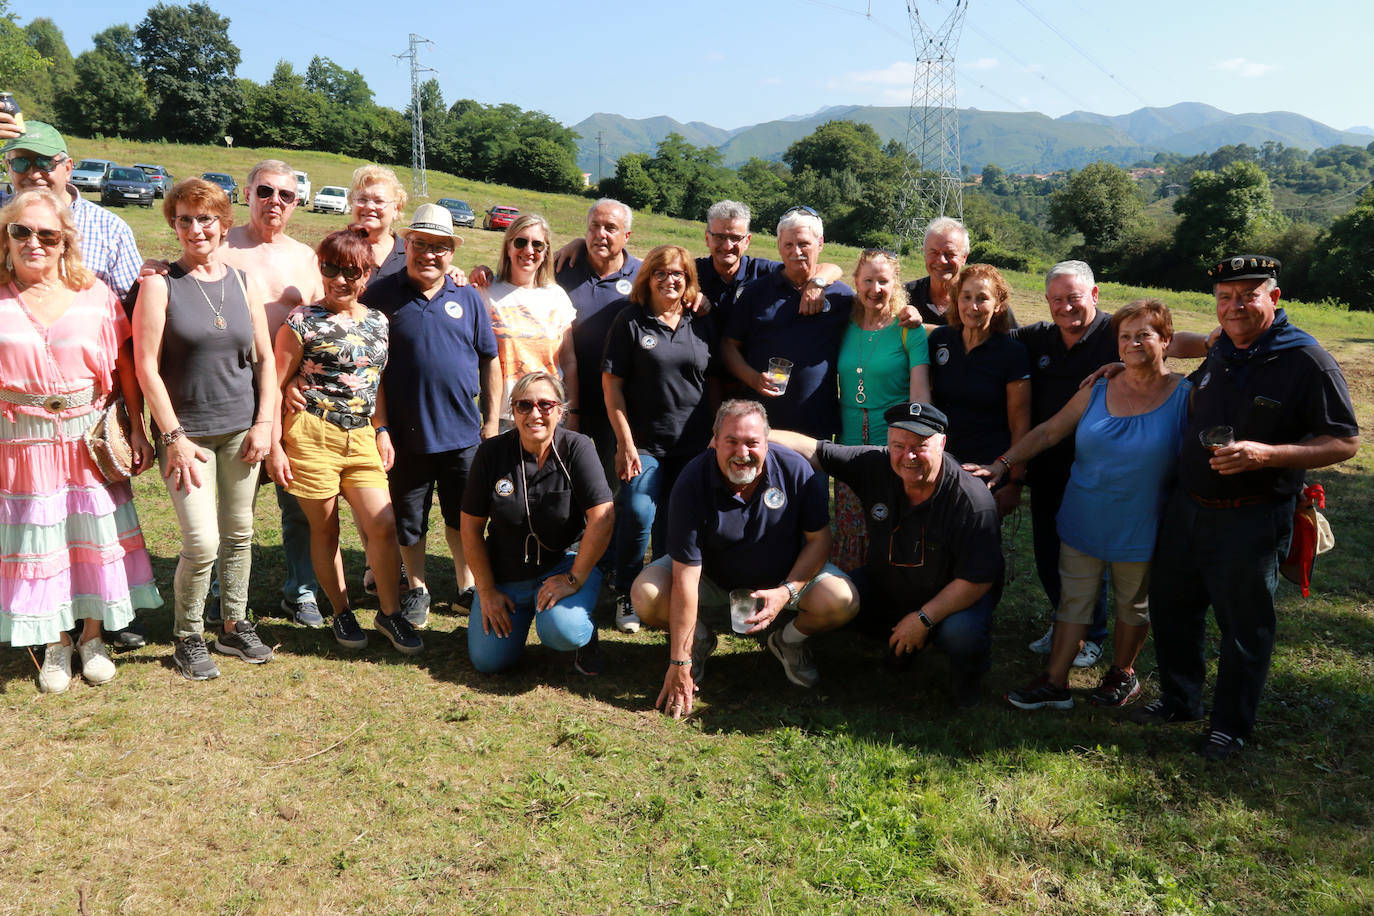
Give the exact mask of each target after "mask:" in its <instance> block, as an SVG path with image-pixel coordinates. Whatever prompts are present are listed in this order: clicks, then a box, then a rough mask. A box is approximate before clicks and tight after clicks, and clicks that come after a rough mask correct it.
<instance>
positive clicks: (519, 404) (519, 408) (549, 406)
mask: <svg viewBox="0 0 1374 916" xmlns="http://www.w3.org/2000/svg"><path fill="white" fill-rule="evenodd" d="M510 406H511V407H512V408H514V410H515V412H516V413H518V414H520V415H521V416H522V417H523V416H524V415H525V414H527V413H529V412H530V411H532V410H534V408H536V407H538V408H539V412H540V413H542V414H545V415H547V414H550V413H553V409H554V408H555V407H562V406H563V405H562V404H560V403H558V402H557V401H547V400H539V401H531V400H530V399H529V398H521V399H520V400H518V401H512V402H511V405H510Z"/></svg>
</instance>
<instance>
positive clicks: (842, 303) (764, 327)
mask: <svg viewBox="0 0 1374 916" xmlns="http://www.w3.org/2000/svg"><path fill="white" fill-rule="evenodd" d="M853 296H854V290H852V289H850V288H849V287H848V286H846V285H845V284H844V283H832V284H831V285H830V286H829V287H828V288H827V289H826V291H825V305H824V306H823V310H822V311H821V312H819V313H818V314H815V315H802V314H801V312H800V308H801V291H800V290H798V289H796V288H795V287H793V286H792V283H791V281H789V280H788V279H787V275H786V274H784V273H783V272H782V271H780V270H779V271H775V272H774V273H772V274H769V275H768V276H766V277H763V278H762V279H760V280H758V281H756V282H754V283H751V284H749V285H748V286H746V287H745V288H744V292H743V293H742V294H741V295H740V297H739V301H737V302H736V303H735V308H734V310H733V311H732V312H731V313H730V318H729V321H728V323H727V325H726V329H725V336H726V337H729V338H731V339H733V340H736V341H738V342H739V344H740V352H741V353H742V354H743V356H744V361H745V362H747V363H748V364H749V365H750V366H751V367H753V368H754V369H757V370H758V371H759V372H764V371H766V370H767V369H768V360H769V359H771V358H773V357H775V356H777V357H782V358H784V359H790V360H791V361H792V364H793V365H792V377H791V379H790V380H789V381H788V383H787V393H786V394H784V395H782V396H781V397H776V398H767V399H766V400H765V402H764V407H765V408H766V409H767V411H768V423H769V425H770V426H772V427H775V428H777V429H790V430H795V431H796V432H800V433H805V434H806V435H808V436H811V437H813V438H816V439H829V438H830V437H831V436H833V435H835V433H837V432H838V431H839V429H840V398H839V389H838V388H837V383H836V381H835V367H836V364H837V363H838V362H839V355H840V342H841V341H842V340H843V339H844V331H845V328H846V327H848V325H849V312H850V308H851V306H852V305H853Z"/></svg>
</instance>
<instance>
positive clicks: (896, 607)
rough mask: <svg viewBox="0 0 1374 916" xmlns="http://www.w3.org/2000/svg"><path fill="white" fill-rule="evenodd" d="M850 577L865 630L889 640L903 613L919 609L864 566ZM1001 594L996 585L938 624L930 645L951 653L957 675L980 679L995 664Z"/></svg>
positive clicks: (860, 624) (860, 625) (857, 620)
mask: <svg viewBox="0 0 1374 916" xmlns="http://www.w3.org/2000/svg"><path fill="white" fill-rule="evenodd" d="M849 578H850V579H851V580H852V581H853V582H854V587H855V588H857V589H858V591H859V616H858V617H856V618H855V625H856V626H857V627H858V629H859V630H860V632H862V633H865V634H867V635H869V636H874V637H880V638H882V639H884V640H886V639H887V638H888V637H890V636H891V635H892V628H893V627H895V626H896V625H897V624H898V622H900V621H901V619H902V618H903V617H905V616H906V615H907V614H908V613H910V612H912V611H915V610H917V607H915V606H912V605H911V603H910V602H904V601H901V600H894V597H895V596H892V595H887V594H884V593H882V592H881V591H879V590H878V589H877V588H876V587H875V586H874V585H873V584H872V582H870V580H869V578H868V576H867V574H866V573H865V571H864V570H863V569H856V570H854V571H853V572H851V573H850V574H849ZM1001 597H1002V595H1001V589H999V588H997V587H993V588H992V589H990V590H989V591H988V593H987V594H986V595H984V596H983V597H981V598H979V599H978V600H977V601H975V602H973V603H972V604H970V605H969V606H968V607H966V608H964V609H963V610H962V611H955V612H954V613H953V614H950V615H949V616H948V617H946V618H945V619H944V620H941V621H940V622H939V623H937V624H935V629H934V630H932V631H931V634H930V641H929V642H928V643H927V644H926V647H927V648H929V647H930V646H935V647H936V648H938V649H939V650H940V651H941V652H943V653H945V655H947V656H949V664H950V669H951V670H952V671H953V672H954V673H955V676H956V677H962V678H964V679H965V680H968V681H975V682H976V681H977V680H978V679H979V678H981V677H982V676H983V675H984V674H986V673H987V670H988V669H989V668H990V667H992V612H993V611H994V610H995V609H996V608H997V602H998V600H999V599H1000V598H1001Z"/></svg>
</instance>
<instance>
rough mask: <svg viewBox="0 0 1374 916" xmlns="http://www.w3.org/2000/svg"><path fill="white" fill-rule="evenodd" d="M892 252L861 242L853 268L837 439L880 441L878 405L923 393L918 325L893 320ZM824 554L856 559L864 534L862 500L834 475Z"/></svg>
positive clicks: (845, 564) (844, 565) (898, 286)
mask: <svg viewBox="0 0 1374 916" xmlns="http://www.w3.org/2000/svg"><path fill="white" fill-rule="evenodd" d="M906 304H907V295H906V290H905V289H904V288H903V286H902V266H901V264H900V263H899V262H898V261H897V257H896V256H895V255H893V254H892V253H890V252H887V251H883V250H881V249H877V248H866V249H864V251H863V253H862V254H860V255H859V263H858V265H857V266H855V268H854V306H853V311H852V314H851V315H850V319H849V326H848V327H847V328H846V329H845V334H844V340H843V342H841V344H840V359H839V380H840V439H839V442H840V444H841V445H882V446H886V445H887V424H886V423H884V422H883V411H885V410H887V408H889V407H891V406H892V405H893V404H905V403H907V402H909V401H923V402H926V403H928V402H929V399H930V357H929V353H928V350H927V348H926V332H925V330H924V329H922V328H919V327H918V328H910V329H908V328H904V327H902V326H901V324H900V323H899V322H898V320H897V315H898V313H900V312H901V310H902V309H903V308H904V307H905V306H906ZM834 518H835V520H834V528H835V530H834V535H835V537H834V547H833V549H832V550H831V561H832V562H834V563H835V565H836V566H838V567H840V568H841V569H843V570H851V569H857V568H858V567H859V566H862V565H863V561H864V552H865V549H866V547H867V543H866V541H867V538H866V537H865V534H864V518H863V507H862V506H861V505H860V504H859V500H858V497H856V496H855V495H854V492H853V491H852V490H850V489H849V488H848V487H847V486H845V485H844V484H842V483H840V482H839V481H836V482H835V516H834Z"/></svg>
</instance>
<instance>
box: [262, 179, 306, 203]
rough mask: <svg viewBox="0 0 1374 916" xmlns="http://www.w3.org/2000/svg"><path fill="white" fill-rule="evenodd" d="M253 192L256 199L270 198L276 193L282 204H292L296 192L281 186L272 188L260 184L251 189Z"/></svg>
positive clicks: (294, 200)
mask: <svg viewBox="0 0 1374 916" xmlns="http://www.w3.org/2000/svg"><path fill="white" fill-rule="evenodd" d="M253 193H254V194H255V195H256V196H257V198H258V200H271V199H272V195H274V194H275V195H276V196H277V197H278V199H280V200H281V202H282V203H284V204H294V203H295V202H296V192H295V191H287V190H284V189H282V188H274V187H271V186H270V185H265V184H260V185H258V186H257V187H256V188H254V189H253Z"/></svg>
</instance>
